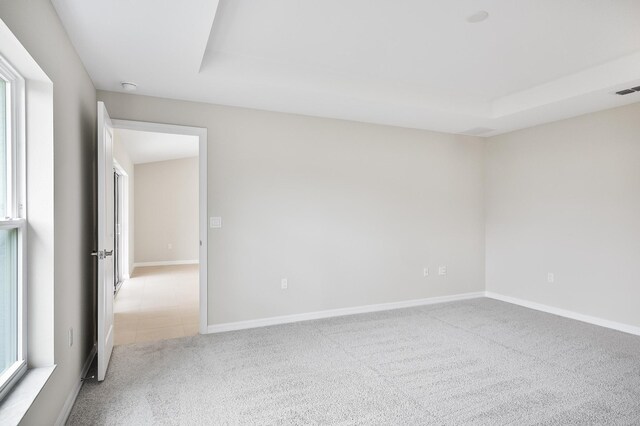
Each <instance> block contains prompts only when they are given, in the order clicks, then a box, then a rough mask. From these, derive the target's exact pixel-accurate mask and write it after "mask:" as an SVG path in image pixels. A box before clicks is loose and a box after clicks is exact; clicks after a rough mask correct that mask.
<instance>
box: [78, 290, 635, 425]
mask: <svg viewBox="0 0 640 426" xmlns="http://www.w3.org/2000/svg"><path fill="white" fill-rule="evenodd" d="M69 424H71V425H98V424H104V425H147V424H162V425H165V424H166V425H173V424H175V425H197V424H207V425H289V424H295V425H298V424H336V425H354V424H355V425H369V424H375V425H418V424H420V425H428V424H434V425H461V424H488V425H495V424H515V425H529V424H557V425H568V424H576V425H588V424H616V425H618V424H620V425H639V424H640V337H638V336H632V335H629V334H624V333H620V332H616V331H612V330H608V329H605V328H601V327H597V326H592V325H588V324H584V323H581V322H578V321H573V320H568V319H564V318H561V317H557V316H554V315H549V314H545V313H541V312H537V311H533V310H529V309H526V308H522V307H518V306H514V305H510V304H507V303H502V302H498V301H494V300H490V299H474V300H469V301H464V302H455V303H447V304H440V305H433V306H426V307H419V308H410V309H401V310H395V311H387V312H380V313H374V314H364V315H354V316H347V317H340V318H332V319H327V320H318V321H309V322H303V323H297V324H290V325H282V326H273V327H267V328H260V329H254V330H244V331H237V332H230V333H223V334H217V335H207V336H194V337H186V338H181V339H175V340H167V341H163V342H158V343H147V344H134V345H128V346H119V347H116V348H115V350H114V353H113V357H112V361H111V366H110V368H109V371H108V374H107V379H106V380H105V381H104V382H103V383H100V384H99V383H96V382H87V383H85V385H84V386H83V388H82V390H81V392H80V395H79V396H78V400H77V402H76V405H75V407H74V408H73V411H72V413H71V416H70V419H69Z"/></svg>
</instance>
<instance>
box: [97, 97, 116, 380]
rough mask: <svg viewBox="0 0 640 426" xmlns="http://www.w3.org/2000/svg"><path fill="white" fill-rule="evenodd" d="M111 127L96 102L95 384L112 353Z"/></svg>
mask: <svg viewBox="0 0 640 426" xmlns="http://www.w3.org/2000/svg"><path fill="white" fill-rule="evenodd" d="M113 197H114V195H113V126H112V124H111V119H110V118H109V114H108V113H107V108H106V107H105V105H104V103H103V102H98V250H97V251H96V252H94V253H92V254H93V255H94V256H96V257H97V259H98V380H99V381H102V380H104V376H105V374H106V373H107V367H108V366H109V359H110V358H111V351H113V286H114V282H113V244H114V240H113V220H114V218H113V214H114V212H113Z"/></svg>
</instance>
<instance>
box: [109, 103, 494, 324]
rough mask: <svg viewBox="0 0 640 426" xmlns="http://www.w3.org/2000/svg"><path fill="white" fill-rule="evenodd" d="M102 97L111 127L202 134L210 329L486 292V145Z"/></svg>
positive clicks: (365, 126) (420, 134) (431, 134)
mask: <svg viewBox="0 0 640 426" xmlns="http://www.w3.org/2000/svg"><path fill="white" fill-rule="evenodd" d="M98 98H99V99H100V100H103V101H104V102H105V104H106V106H107V108H108V110H109V113H110V114H111V116H112V118H120V119H128V120H140V121H151V122H160V123H172V124H182V125H188V126H198V127H206V128H207V129H208V149H209V152H208V154H209V155H208V173H209V181H208V184H209V194H208V195H209V200H208V203H209V207H208V210H209V216H222V218H223V228H222V229H219V230H215V229H212V230H209V263H208V267H209V301H208V303H209V323H210V324H218V323H225V322H230V321H240V320H249V319H256V318H264V317H271V316H276V315H286V314H294V313H302V312H310V311H317V310H323V309H332V308H341V307H349V306H360V305H367V304H373V303H382V302H393V301H401V300H408V299H417V298H422V297H430V296H441V295H450V294H456V293H465V292H473V291H482V290H484V216H483V209H482V203H483V189H482V178H483V152H484V146H483V143H482V141H481V140H480V139H478V138H472V137H465V136H455V135H446V134H441V133H435V132H428V131H418V130H409V129H402V128H395V127H385V126H377V125H371V124H362V123H354V122H347V121H340V120H330V119H321V118H311V117H304V116H297V115H289V114H281V113H271V112H265V111H257V110H249V109H241V108H232V107H222V106H215V105H209V104H201V103H194V102H182V101H173V100H166V99H159V98H151V97H145V96H135V95H126V94H119V93H111V92H100V91H99V92H98ZM438 265H447V267H448V269H449V274H448V275H447V276H446V277H445V278H443V277H438V276H437V274H436V273H435V269H436V268H437V266H438ZM424 266H430V267H431V271H432V274H431V276H430V277H429V278H424V277H423V276H422V270H423V267H424ZM284 277H286V278H288V280H289V289H288V290H286V291H282V290H281V289H280V279H281V278H284Z"/></svg>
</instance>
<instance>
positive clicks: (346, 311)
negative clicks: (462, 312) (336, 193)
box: [207, 291, 484, 333]
mask: <svg viewBox="0 0 640 426" xmlns="http://www.w3.org/2000/svg"><path fill="white" fill-rule="evenodd" d="M479 297H484V292H482V291H480V292H476V293H463V294H454V295H451V296H440V297H429V298H426V299H413V300H405V301H402V302H391V303H380V304H376V305H365V306H355V307H352V308H340V309H329V310H326V311H316V312H308V313H304V314H293V315H283V316H278V317H270V318H261V319H255V320H248V321H237V322H228V323H223V324H213V325H209V326H208V327H207V333H223V332H225V331H234V330H244V329H247V328H257V327H266V326H269V325H277V324H289V323H292V322H299V321H309V320H315V319H322V318H332V317H341V316H344V315H354V314H365V313H369V312H379V311H389V310H392V309H401V308H411V307H414V306H424V305H433V304H436V303H445V302H455V301H458V300H467V299H476V298H479Z"/></svg>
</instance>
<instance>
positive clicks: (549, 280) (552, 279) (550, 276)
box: [547, 272, 556, 284]
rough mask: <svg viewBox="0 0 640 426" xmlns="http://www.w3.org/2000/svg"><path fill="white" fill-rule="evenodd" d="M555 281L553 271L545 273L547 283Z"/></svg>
mask: <svg viewBox="0 0 640 426" xmlns="http://www.w3.org/2000/svg"><path fill="white" fill-rule="evenodd" d="M555 281H556V276H555V274H554V273H553V272H548V273H547V282H548V283H549V284H552V283H554V282H555Z"/></svg>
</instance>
